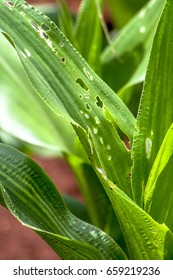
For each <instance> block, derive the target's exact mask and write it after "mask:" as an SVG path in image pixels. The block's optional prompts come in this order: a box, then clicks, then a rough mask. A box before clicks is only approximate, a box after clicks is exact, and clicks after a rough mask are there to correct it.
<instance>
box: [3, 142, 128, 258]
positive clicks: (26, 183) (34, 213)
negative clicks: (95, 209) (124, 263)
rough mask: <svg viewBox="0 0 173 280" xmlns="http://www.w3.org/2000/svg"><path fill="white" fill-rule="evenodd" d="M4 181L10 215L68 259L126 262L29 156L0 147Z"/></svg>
mask: <svg viewBox="0 0 173 280" xmlns="http://www.w3.org/2000/svg"><path fill="white" fill-rule="evenodd" d="M0 181H1V182H2V185H3V187H2V189H3V197H4V200H5V203H6V205H7V207H8V209H9V210H10V212H11V213H12V214H13V215H14V216H15V217H16V218H17V219H18V220H19V221H20V222H21V223H22V224H24V225H26V226H28V227H30V228H32V229H34V230H35V231H36V232H37V233H38V234H39V235H40V236H41V237H42V238H44V239H45V240H46V242H48V244H50V245H51V246H52V248H53V249H54V250H55V251H56V252H57V253H58V254H59V255H60V256H61V257H62V258H64V259H69V258H71V259H124V258H125V254H124V253H123V251H122V250H121V249H120V247H119V246H118V245H117V244H116V243H115V242H114V241H113V239H111V238H110V237H109V236H108V235H107V234H106V233H104V232H103V231H101V230H100V229H98V228H96V227H94V226H92V225H90V224H87V223H86V222H83V221H81V220H79V219H78V218H76V217H75V216H74V215H73V214H72V213H71V212H70V211H69V210H68V209H67V207H66V204H65V202H64V200H63V199H62V197H61V195H60V193H59V192H58V190H57V189H56V187H55V185H54V184H53V182H52V181H51V180H50V178H49V177H48V176H47V175H46V174H45V173H44V171H43V170H42V169H41V168H40V167H39V166H38V165H37V164H36V163H35V162H34V161H33V160H31V159H30V158H29V157H27V156H25V155H24V154H22V153H20V152H18V151H17V150H15V149H13V148H11V147H9V146H6V145H3V144H0Z"/></svg>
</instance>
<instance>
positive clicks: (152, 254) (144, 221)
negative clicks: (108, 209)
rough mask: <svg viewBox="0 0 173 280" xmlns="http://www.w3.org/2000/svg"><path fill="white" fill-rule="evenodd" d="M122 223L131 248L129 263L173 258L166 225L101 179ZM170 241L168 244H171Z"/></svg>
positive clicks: (171, 236)
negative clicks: (130, 260)
mask: <svg viewBox="0 0 173 280" xmlns="http://www.w3.org/2000/svg"><path fill="white" fill-rule="evenodd" d="M102 181H103V184H104V186H105V189H106V191H107V194H108V196H109V198H110V200H111V202H112V206H113V208H114V211H115V213H116V215H117V218H118V220H119V223H120V226H121V230H122V233H123V235H124V239H125V241H126V245H127V248H128V253H129V259H132V260H162V259H165V258H172V257H173V251H172V247H170V244H172V242H173V235H172V233H171V232H170V231H169V228H167V226H165V225H164V224H159V223H157V222H156V221H155V220H154V219H153V218H152V217H151V216H150V215H149V214H147V213H146V212H145V211H144V210H142V209H141V208H140V207H139V206H138V205H137V204H136V203H134V202H133V201H132V200H131V199H130V198H129V197H128V196H127V195H126V194H125V193H124V192H122V191H121V190H120V189H119V188H117V186H115V185H114V184H112V183H111V182H110V181H108V180H107V181H105V180H104V179H103V178H102ZM168 239H169V242H168Z"/></svg>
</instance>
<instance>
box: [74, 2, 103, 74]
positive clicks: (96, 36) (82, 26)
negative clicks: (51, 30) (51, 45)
mask: <svg viewBox="0 0 173 280" xmlns="http://www.w3.org/2000/svg"><path fill="white" fill-rule="evenodd" d="M98 5H99V7H101V6H103V0H99V1H98ZM93 26H94V28H93ZM75 36H76V40H77V42H78V46H79V52H80V54H81V55H82V56H83V57H84V58H85V60H86V61H87V62H88V64H89V65H90V66H91V68H92V69H93V70H95V71H97V72H98V71H99V65H100V52H101V47H102V28H101V23H100V18H99V15H98V9H97V4H96V1H95V0H94V1H93V0H83V1H82V3H81V6H80V9H79V12H78V15H77V19H76V24H75Z"/></svg>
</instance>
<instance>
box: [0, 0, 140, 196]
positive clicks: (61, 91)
mask: <svg viewBox="0 0 173 280" xmlns="http://www.w3.org/2000/svg"><path fill="white" fill-rule="evenodd" d="M0 9H1V13H0V28H1V29H2V30H3V31H4V32H6V33H8V35H9V36H10V38H11V39H12V40H13V42H14V44H15V47H16V49H17V51H18V55H19V57H20V59H21V61H22V63H23V65H24V68H25V70H26V72H27V74H28V76H29V79H30V80H31V82H32V84H33V86H34V88H35V89H36V90H37V92H38V93H39V95H40V96H41V98H42V99H43V100H44V101H45V102H46V103H47V104H48V106H50V108H51V109H52V110H53V111H54V112H55V113H57V114H58V115H62V116H63V117H64V118H65V119H66V120H68V121H69V122H71V123H72V124H73V126H74V128H75V130H76V132H77V133H78V135H79V137H80V138H81V141H82V144H83V145H84V147H85V149H86V151H87V153H88V156H89V158H90V160H91V162H92V164H93V166H94V168H95V169H96V170H98V169H99V170H100V169H102V170H103V172H104V173H105V175H106V176H107V177H108V178H109V179H110V180H112V181H113V182H115V181H116V182H117V184H118V185H119V186H120V187H121V188H122V189H123V190H124V191H125V192H126V193H128V194H129V195H130V196H131V187H130V180H129V176H128V174H129V171H130V168H131V165H132V162H131V158H130V154H129V151H128V150H127V149H126V147H125V145H124V143H123V142H122V141H121V140H120V137H119V135H118V133H117V131H116V128H117V125H118V126H119V127H120V128H121V130H122V131H123V132H124V133H125V134H127V135H128V137H129V138H130V139H132V137H133V133H134V125H135V119H134V117H133V116H132V114H131V113H130V111H129V110H128V109H127V107H126V106H125V104H124V103H123V102H122V101H121V100H120V99H119V98H118V97H117V96H116V94H115V93H114V92H113V91H112V90H111V89H110V88H109V87H108V86H107V85H106V84H105V83H104V82H103V81H102V80H101V79H100V78H99V77H98V76H97V75H96V74H95V73H94V72H93V70H92V69H91V68H90V67H89V66H88V64H87V63H86V62H85V61H84V59H82V57H81V56H80V55H79V54H78V53H77V52H76V50H75V49H74V48H73V46H72V45H71V44H70V43H69V41H68V40H67V39H66V38H65V37H64V35H63V34H62V33H61V32H60V31H59V29H58V28H57V27H56V26H55V24H54V23H52V22H51V21H50V20H49V19H48V18H47V17H46V16H44V15H43V14H42V13H40V12H39V11H37V10H35V9H34V8H32V6H30V5H28V4H27V3H26V2H25V1H21V0H19V1H17V0H15V1H10V2H3V3H0ZM14 26H18V28H17V29H16V28H14ZM95 147H97V152H96V148H95ZM112 151H113V153H114V155H112Z"/></svg>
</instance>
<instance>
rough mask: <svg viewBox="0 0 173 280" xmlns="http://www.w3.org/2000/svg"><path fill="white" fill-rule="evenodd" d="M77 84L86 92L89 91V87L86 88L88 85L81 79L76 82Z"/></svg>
mask: <svg viewBox="0 0 173 280" xmlns="http://www.w3.org/2000/svg"><path fill="white" fill-rule="evenodd" d="M76 83H77V84H79V85H80V86H81V87H82V88H83V89H84V90H86V91H87V90H88V87H87V86H86V84H85V83H84V82H83V81H82V80H81V79H80V78H78V79H77V80H76Z"/></svg>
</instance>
